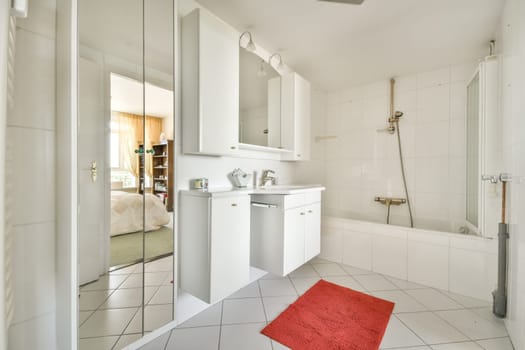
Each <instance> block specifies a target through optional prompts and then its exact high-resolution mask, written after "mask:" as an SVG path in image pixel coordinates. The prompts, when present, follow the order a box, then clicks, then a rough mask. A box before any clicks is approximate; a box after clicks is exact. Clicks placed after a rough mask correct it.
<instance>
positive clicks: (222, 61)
mask: <svg viewBox="0 0 525 350" xmlns="http://www.w3.org/2000/svg"><path fill="white" fill-rule="evenodd" d="M181 32H182V40H181V46H182V48H181V51H182V60H181V61H182V62H181V63H182V71H181V74H182V129H183V133H182V151H183V152H184V153H188V154H208V155H231V154H235V153H236V152H238V144H239V33H238V32H237V31H236V30H235V29H234V28H232V27H231V26H230V25H228V24H227V23H225V22H223V21H221V20H220V19H219V18H217V17H215V16H214V15H212V14H211V13H209V12H208V11H206V10H204V9H196V10H194V11H192V12H191V13H190V14H188V15H187V16H185V17H184V18H183V19H182V29H181Z"/></svg>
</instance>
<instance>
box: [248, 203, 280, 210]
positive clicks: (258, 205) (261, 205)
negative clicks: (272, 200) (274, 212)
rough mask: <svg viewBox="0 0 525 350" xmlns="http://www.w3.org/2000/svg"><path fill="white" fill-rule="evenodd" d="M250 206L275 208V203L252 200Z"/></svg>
mask: <svg viewBox="0 0 525 350" xmlns="http://www.w3.org/2000/svg"><path fill="white" fill-rule="evenodd" d="M252 207H257V208H267V209H270V208H277V204H269V203H260V202H252Z"/></svg>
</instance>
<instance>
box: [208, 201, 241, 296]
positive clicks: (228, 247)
mask: <svg viewBox="0 0 525 350" xmlns="http://www.w3.org/2000/svg"><path fill="white" fill-rule="evenodd" d="M211 202H212V204H211V213H212V214H211V215H212V222H211V230H212V231H211V259H210V262H211V265H210V270H211V271H210V272H211V278H210V279H211V287H210V289H211V291H210V299H211V302H212V303H213V302H215V301H217V300H219V299H221V298H224V297H226V296H228V295H230V294H231V293H233V292H235V291H236V290H238V289H240V288H241V287H244V286H245V285H246V284H248V282H249V280H250V197H249V196H247V195H245V196H238V197H226V198H214V199H212V200H211Z"/></svg>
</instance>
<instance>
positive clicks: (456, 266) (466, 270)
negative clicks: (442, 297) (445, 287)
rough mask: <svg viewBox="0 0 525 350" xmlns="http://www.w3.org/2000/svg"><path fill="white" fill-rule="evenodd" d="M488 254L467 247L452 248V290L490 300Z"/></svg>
mask: <svg viewBox="0 0 525 350" xmlns="http://www.w3.org/2000/svg"><path fill="white" fill-rule="evenodd" d="M487 273H488V255H487V254H485V253H482V252H476V251H472V250H465V249H455V248H451V249H450V291H451V292H454V293H458V294H461V295H469V296H472V297H475V298H478V299H482V300H486V301H490V300H491V299H492V296H491V291H492V290H491V288H490V286H489V283H487V282H488V281H487Z"/></svg>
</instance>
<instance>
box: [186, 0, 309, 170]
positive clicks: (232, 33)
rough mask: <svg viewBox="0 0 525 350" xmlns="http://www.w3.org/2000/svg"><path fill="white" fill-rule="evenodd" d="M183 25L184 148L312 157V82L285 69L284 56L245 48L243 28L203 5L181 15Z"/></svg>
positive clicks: (215, 153) (196, 151) (288, 158)
mask: <svg viewBox="0 0 525 350" xmlns="http://www.w3.org/2000/svg"><path fill="white" fill-rule="evenodd" d="M181 32H182V40H181V50H182V62H181V63H182V73H181V74H182V130H183V133H182V134H183V137H182V151H183V152H184V153H185V154H202V155H213V156H246V155H248V154H249V156H250V157H257V156H256V155H257V154H261V157H263V158H264V156H263V154H264V153H267V152H272V153H274V154H275V153H276V152H277V153H278V154H280V157H279V158H280V159H281V160H286V161H300V160H309V157H310V83H309V82H308V81H307V80H305V79H304V78H302V77H301V76H299V75H298V74H297V73H295V72H286V73H283V71H284V69H283V65H282V60H281V58H280V56H278V55H277V56H278V57H277V56H276V55H270V54H268V53H267V52H266V51H265V50H264V49H262V48H260V47H255V45H254V44H253V42H251V41H250V45H249V46H250V47H246V48H245V47H242V46H241V41H242V40H241V39H242V36H243V35H244V34H245V33H243V34H242V35H241V33H240V32H239V31H237V30H236V29H235V28H233V27H231V26H230V25H229V24H227V23H225V22H223V21H222V20H220V19H219V18H217V17H216V16H214V15H213V14H211V13H210V12H208V11H206V10H205V9H202V8H198V9H195V10H193V11H192V12H190V13H189V14H188V15H186V16H184V18H183V19H182V28H181ZM248 40H251V34H250V37H249V38H248ZM272 56H273V61H272V60H271V58H272ZM272 62H273V63H276V64H278V68H279V69H276V68H275V66H274V65H272ZM253 151H256V152H255V153H254V152H253ZM259 152H261V153H259ZM254 154H255V156H254Z"/></svg>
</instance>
